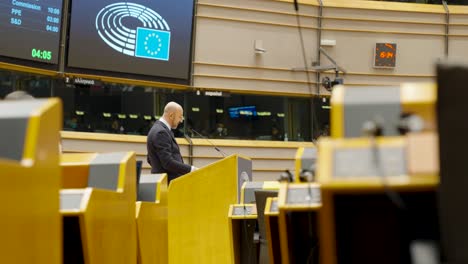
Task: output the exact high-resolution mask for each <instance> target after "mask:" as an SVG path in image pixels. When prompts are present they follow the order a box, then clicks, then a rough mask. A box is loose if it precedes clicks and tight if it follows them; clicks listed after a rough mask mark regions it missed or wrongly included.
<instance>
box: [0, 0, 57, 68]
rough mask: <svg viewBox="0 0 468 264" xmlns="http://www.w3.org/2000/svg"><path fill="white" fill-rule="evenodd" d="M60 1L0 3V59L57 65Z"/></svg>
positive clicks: (6, 0) (8, 1)
mask: <svg viewBox="0 0 468 264" xmlns="http://www.w3.org/2000/svg"><path fill="white" fill-rule="evenodd" d="M61 21H62V0H1V1H0V35H1V37H0V55H2V56H7V57H12V58H19V59H25V60H32V61H39V62H45V63H50V64H58V55H59V54H58V53H59V45H60V27H61Z"/></svg>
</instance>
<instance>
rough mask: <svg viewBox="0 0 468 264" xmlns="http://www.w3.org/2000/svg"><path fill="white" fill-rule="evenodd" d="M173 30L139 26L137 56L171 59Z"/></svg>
mask: <svg viewBox="0 0 468 264" xmlns="http://www.w3.org/2000/svg"><path fill="white" fill-rule="evenodd" d="M170 44H171V32H168V31H161V30H155V29H149V28H141V27H139V28H137V38H136V49H135V56H137V57H142V58H148V59H155V60H165V61H167V60H169V49H170Z"/></svg>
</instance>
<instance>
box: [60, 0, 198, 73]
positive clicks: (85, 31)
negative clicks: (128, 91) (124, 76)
mask: <svg viewBox="0 0 468 264" xmlns="http://www.w3.org/2000/svg"><path fill="white" fill-rule="evenodd" d="M193 5H194V0H157V1H155V0H130V1H129V2H121V1H116V0H100V1H96V0H74V1H73V2H72V9H71V22H70V23H71V24H70V38H69V48H68V64H67V66H68V67H72V68H82V69H91V70H103V71H110V72H122V73H131V74H139V75H149V76H160V77H168V78H176V79H188V77H189V70H190V54H191V42H192V21H193Z"/></svg>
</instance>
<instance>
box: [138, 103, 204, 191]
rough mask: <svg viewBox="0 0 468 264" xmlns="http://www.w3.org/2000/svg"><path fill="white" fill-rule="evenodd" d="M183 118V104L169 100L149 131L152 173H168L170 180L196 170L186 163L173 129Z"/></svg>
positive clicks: (148, 141) (148, 146)
mask: <svg viewBox="0 0 468 264" xmlns="http://www.w3.org/2000/svg"><path fill="white" fill-rule="evenodd" d="M183 120H184V115H183V109H182V106H180V105H179V104H177V103H175V102H169V103H168V104H167V105H166V107H164V114H163V116H162V117H161V118H160V119H159V120H157V121H156V122H155V123H154V125H153V127H151V129H150V131H149V133H148V139H147V142H146V147H147V149H148V163H149V164H150V165H151V173H167V176H168V182H170V181H171V180H173V179H175V178H177V177H179V176H181V175H184V174H186V173H189V172H191V171H194V170H196V168H195V167H193V166H190V165H187V164H184V161H183V159H182V155H181V154H180V149H179V145H178V144H177V142H176V140H175V138H174V134H173V133H172V131H171V129H175V128H177V126H178V125H179V124H180V123H182V121H183Z"/></svg>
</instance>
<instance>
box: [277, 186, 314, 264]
mask: <svg viewBox="0 0 468 264" xmlns="http://www.w3.org/2000/svg"><path fill="white" fill-rule="evenodd" d="M321 207H322V200H321V192H320V186H319V185H318V184H316V183H282V184H281V187H280V191H279V194H278V208H279V235H280V245H281V258H282V262H281V263H284V264H286V263H311V264H317V263H318V255H319V253H318V249H319V247H318V235H319V234H318V228H319V227H318V216H317V215H318V211H319V210H320V209H321Z"/></svg>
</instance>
